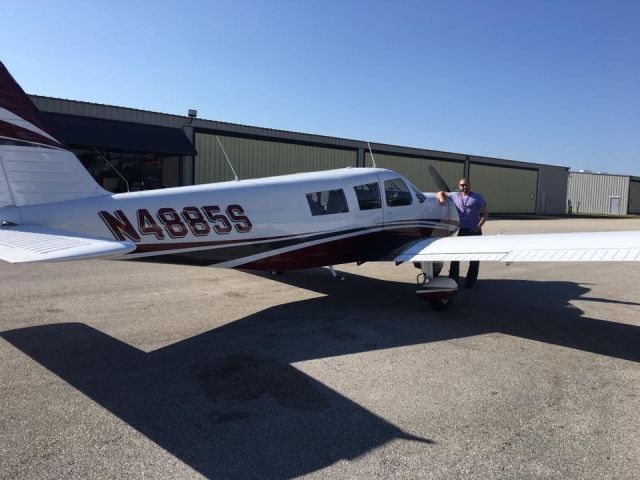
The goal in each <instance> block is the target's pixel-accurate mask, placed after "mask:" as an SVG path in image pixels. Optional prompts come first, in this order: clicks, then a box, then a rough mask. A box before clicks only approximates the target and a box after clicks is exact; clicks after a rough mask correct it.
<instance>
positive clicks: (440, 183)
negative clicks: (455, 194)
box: [427, 165, 451, 192]
mask: <svg viewBox="0 0 640 480" xmlns="http://www.w3.org/2000/svg"><path fill="white" fill-rule="evenodd" d="M427 169H428V170H429V174H430V175H431V178H433V181H434V182H436V186H437V187H438V190H439V191H442V192H450V191H451V189H450V188H449V185H447V182H445V181H444V178H442V177H441V176H440V174H439V173H438V171H437V170H436V169H435V167H434V166H433V165H429V166H428V167H427Z"/></svg>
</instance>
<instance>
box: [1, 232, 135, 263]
mask: <svg viewBox="0 0 640 480" xmlns="http://www.w3.org/2000/svg"><path fill="white" fill-rule="evenodd" d="M135 248H136V247H135V245H134V244H133V243H130V242H119V241H115V240H105V239H102V238H96V237H89V236H85V235H78V234H76V233H73V232H67V231H64V230H57V229H54V228H49V227H45V226H41V225H16V226H2V227H0V259H2V260H5V261H7V262H11V263H23V262H56V261H63V260H77V259H81V258H97V257H106V256H111V255H123V254H125V253H128V252H130V251H132V250H134V249H135Z"/></svg>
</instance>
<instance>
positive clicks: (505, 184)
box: [31, 95, 569, 214]
mask: <svg viewBox="0 0 640 480" xmlns="http://www.w3.org/2000/svg"><path fill="white" fill-rule="evenodd" d="M31 99H32V100H33V102H34V103H35V105H36V107H38V109H39V110H40V111H41V112H43V113H44V115H45V116H46V117H47V118H48V119H49V121H50V122H51V123H52V125H53V127H54V129H55V130H56V132H57V134H58V136H59V139H60V140H61V141H62V142H63V143H65V144H66V145H68V146H69V147H70V148H71V149H72V150H73V151H74V152H75V153H76V154H77V155H78V157H79V158H80V160H81V161H82V162H83V164H84V165H85V167H87V169H88V170H89V172H90V173H91V174H92V175H93V176H94V177H95V178H96V179H97V181H98V182H99V183H100V184H101V185H102V186H103V187H104V188H105V189H107V190H109V191H112V192H122V191H127V190H131V191H133V190H142V189H154V188H163V187H173V186H180V185H192V184H200V183H210V182H221V181H226V180H232V179H233V174H232V172H231V169H230V168H229V165H228V164H227V162H226V160H225V158H224V154H223V152H222V149H221V148H220V145H219V144H218V141H217V140H216V136H217V137H218V138H219V140H220V142H221V143H222V145H223V147H224V149H225V151H226V152H227V154H228V156H229V157H230V159H231V161H232V163H233V165H234V168H235V170H236V172H237V173H238V176H239V177H240V178H243V179H246V178H255V177H263V176H269V175H281V174H286V173H294V172H306V171H314V170H326V169H331V168H340V167H362V166H371V165H372V160H371V155H370V153H369V147H368V145H367V142H365V141H359V140H350V139H345V138H337V137H327V136H322V135H314V134H307V133H297V132H288V131H283V130H273V129H269V128H260V127H253V126H246V125H238V124H231V123H224V122H218V121H213V120H204V119H200V118H191V117H189V116H180V115H169V114H164V113H156V112H149V111H143V110H136V109H131V108H124V107H116V106H110V105H101V104H95V103H89V102H79V101H75V100H64V99H58V98H51V97H42V96H37V95H31ZM371 149H372V151H373V156H374V159H375V162H376V165H377V166H378V167H385V168H390V169H393V170H396V171H398V172H400V173H402V174H403V175H405V176H406V177H407V178H408V179H409V180H410V181H412V182H413V183H414V184H415V185H416V186H418V187H419V188H421V189H422V190H423V191H435V190H436V189H437V188H436V186H435V184H434V182H433V180H432V179H431V177H430V175H429V173H428V170H427V169H428V166H429V165H433V166H434V167H436V169H437V170H438V171H439V172H440V174H441V175H442V176H443V177H444V179H445V180H446V181H447V183H449V185H452V186H454V185H456V184H457V181H458V179H459V178H460V177H462V176H468V177H469V178H470V179H471V181H472V183H473V189H474V190H475V191H478V192H480V193H482V194H483V196H484V197H485V198H486V199H487V202H488V204H489V208H490V211H491V212H492V213H518V214H563V213H565V212H566V198H567V177H568V170H569V169H568V168H567V167H559V166H553V165H543V164H536V163H526V162H519V161H512V160H504V159H499V158H491V157H481V156H475V155H467V154H463V153H451V152H441V151H436V150H427V149H421V148H411V147H401V146H394V145H386V144H381V143H371ZM116 170H117V172H116Z"/></svg>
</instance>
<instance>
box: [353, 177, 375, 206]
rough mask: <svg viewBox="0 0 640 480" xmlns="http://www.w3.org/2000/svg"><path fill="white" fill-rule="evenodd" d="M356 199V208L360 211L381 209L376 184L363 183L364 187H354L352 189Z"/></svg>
mask: <svg viewBox="0 0 640 480" xmlns="http://www.w3.org/2000/svg"><path fill="white" fill-rule="evenodd" d="M353 189H354V190H355V192H356V197H358V206H359V207H360V210H373V209H374V208H382V203H381V202H380V187H379V186H378V182H374V183H365V184H364V185H356V186H355V187H353Z"/></svg>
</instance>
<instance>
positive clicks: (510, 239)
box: [396, 231, 640, 262]
mask: <svg viewBox="0 0 640 480" xmlns="http://www.w3.org/2000/svg"><path fill="white" fill-rule="evenodd" d="M450 260H460V261H465V260H466V261H471V260H481V261H497V262H597V261H601V262H612V261H621V262H629V261H640V231H627V232H579V233H548V234H544V233H543V234H531V235H488V236H484V237H482V236H473V237H445V238H429V239H425V240H421V241H419V242H417V243H414V244H413V245H412V246H410V247H409V248H407V249H406V250H404V251H403V252H402V253H401V254H400V255H398V257H397V258H396V261H397V262H444V261H450Z"/></svg>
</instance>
